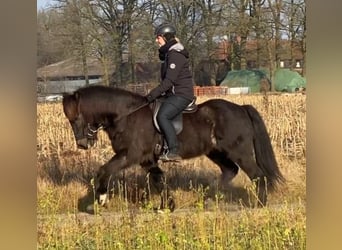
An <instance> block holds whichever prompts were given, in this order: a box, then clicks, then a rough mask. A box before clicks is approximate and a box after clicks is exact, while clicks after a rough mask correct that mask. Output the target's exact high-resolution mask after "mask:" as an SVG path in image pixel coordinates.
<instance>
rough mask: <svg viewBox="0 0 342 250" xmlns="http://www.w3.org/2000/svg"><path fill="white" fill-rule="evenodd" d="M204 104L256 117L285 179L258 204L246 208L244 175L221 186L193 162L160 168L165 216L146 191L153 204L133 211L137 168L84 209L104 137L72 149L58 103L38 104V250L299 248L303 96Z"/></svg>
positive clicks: (206, 166) (106, 150) (140, 182)
mask: <svg viewBox="0 0 342 250" xmlns="http://www.w3.org/2000/svg"><path fill="white" fill-rule="evenodd" d="M210 98H223V99H227V100H230V101H232V102H235V103H238V104H252V105H254V106H255V107H256V108H257V109H258V111H259V112H260V114H261V115H262V117H263V119H264V121H265V123H266V126H267V128H268V131H269V135H270V137H271V141H272V145H273V148H274V151H275V154H276V158H277V161H278V164H279V167H280V170H281V172H282V173H283V175H284V176H285V178H286V183H285V184H284V185H282V186H279V187H278V189H277V190H276V192H274V193H272V194H270V195H269V204H268V206H267V207H265V208H249V207H248V204H250V203H251V202H253V198H254V196H255V194H254V191H253V190H254V189H253V183H251V182H250V181H249V180H248V179H247V178H246V176H245V175H244V173H243V172H241V171H240V172H239V174H238V176H237V177H236V178H235V179H234V180H233V183H231V185H230V186H229V187H227V188H226V189H224V190H222V189H220V188H219V177H220V172H219V168H218V167H216V166H215V165H214V164H213V163H212V162H210V160H208V159H206V158H205V157H198V158H194V159H192V160H184V161H182V164H180V165H179V164H174V163H165V164H163V165H161V166H160V167H161V168H162V169H163V170H164V171H165V173H166V176H167V181H168V185H169V187H170V188H171V190H172V192H173V194H174V197H175V201H176V210H175V211H174V212H173V213H170V212H168V211H165V212H163V213H156V212H155V211H154V209H153V208H154V207H155V206H157V205H158V203H159V197H158V196H157V195H153V190H149V189H148V192H151V197H152V199H151V201H150V202H149V203H148V205H147V206H145V207H142V206H141V204H140V203H139V197H140V195H141V192H142V189H143V188H144V187H145V186H146V185H145V183H146V178H145V175H144V173H143V172H142V170H141V169H140V168H139V167H138V166H134V167H132V168H131V169H129V170H125V171H122V172H121V173H118V176H117V185H116V187H115V189H116V190H115V196H114V198H113V199H112V200H111V201H110V203H109V205H108V207H107V208H99V207H98V206H95V214H93V215H92V214H88V213H85V212H84V211H85V206H86V205H87V204H89V202H92V201H93V197H92V196H91V195H89V191H91V190H92V181H91V180H92V178H93V177H94V175H95V173H96V171H97V169H98V167H100V166H101V165H102V164H104V163H105V162H106V161H107V160H109V158H110V157H112V155H113V152H112V149H111V147H110V145H109V140H108V139H107V138H106V135H105V134H104V133H103V132H102V131H101V132H99V137H100V140H99V141H98V142H97V144H96V146H95V147H93V148H91V149H89V150H87V151H84V150H83V151H82V150H79V149H77V148H76V145H75V140H74V138H73V134H72V131H71V127H70V125H69V122H68V121H67V119H66V118H65V117H64V114H63V110H62V104H61V103H49V104H37V168H38V171H37V173H38V176H37V223H38V225H37V231H38V243H37V244H38V249H151V250H155V249H157V250H158V249H187V250H188V249H305V248H306V209H305V205H306V179H305V177H306V158H305V147H306V136H305V135H306V96H305V95H302V94H288V95H267V96H263V95H244V96H237V95H236V96H233V95H231V96H224V97H210ZM207 99H209V97H198V101H197V102H198V103H200V102H203V101H205V100H207ZM90 194H91V192H90ZM246 205H247V206H246Z"/></svg>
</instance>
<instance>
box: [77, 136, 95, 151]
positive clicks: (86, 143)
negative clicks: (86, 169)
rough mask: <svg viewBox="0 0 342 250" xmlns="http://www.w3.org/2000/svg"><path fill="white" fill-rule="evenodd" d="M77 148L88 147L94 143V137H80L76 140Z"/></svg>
mask: <svg viewBox="0 0 342 250" xmlns="http://www.w3.org/2000/svg"><path fill="white" fill-rule="evenodd" d="M76 144H77V148H79V149H88V148H90V147H92V146H94V144H95V140H94V139H88V138H82V139H79V140H77V141H76Z"/></svg>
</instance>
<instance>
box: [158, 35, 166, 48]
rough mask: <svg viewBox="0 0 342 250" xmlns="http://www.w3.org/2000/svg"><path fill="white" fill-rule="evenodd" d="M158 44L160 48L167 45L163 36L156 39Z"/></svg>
mask: <svg viewBox="0 0 342 250" xmlns="http://www.w3.org/2000/svg"><path fill="white" fill-rule="evenodd" d="M156 42H157V43H158V45H159V47H161V46H163V45H164V44H165V40H164V38H163V37H162V36H157V37H156Z"/></svg>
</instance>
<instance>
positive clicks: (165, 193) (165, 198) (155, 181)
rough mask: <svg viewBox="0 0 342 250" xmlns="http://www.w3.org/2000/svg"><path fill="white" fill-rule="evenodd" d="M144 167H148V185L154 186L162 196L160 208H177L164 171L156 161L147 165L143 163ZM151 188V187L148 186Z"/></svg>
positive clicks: (148, 191)
mask: <svg viewBox="0 0 342 250" xmlns="http://www.w3.org/2000/svg"><path fill="white" fill-rule="evenodd" d="M142 167H143V168H145V169H147V185H148V187H153V188H154V189H155V190H156V191H157V192H158V194H160V197H161V204H160V209H164V208H168V209H170V210H171V211H174V209H175V202H174V199H173V197H172V196H171V194H170V190H169V188H168V185H167V182H166V178H165V175H164V172H163V171H162V170H161V169H160V168H159V167H158V164H157V163H155V164H153V165H152V166H150V165H149V167H146V165H144V164H142ZM148 189H150V188H148ZM149 193H150V190H147V193H146V195H147V197H148V196H149Z"/></svg>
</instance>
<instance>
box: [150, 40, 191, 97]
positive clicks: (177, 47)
mask: <svg viewBox="0 0 342 250" xmlns="http://www.w3.org/2000/svg"><path fill="white" fill-rule="evenodd" d="M164 46H165V45H164ZM164 46H163V47H164ZM166 46H167V44H166ZM161 49H162V47H161ZM163 59H164V58H163ZM164 94H165V95H167V96H168V95H177V96H182V97H184V98H186V99H189V100H192V99H193V98H194V86H193V80H192V75H191V72H190V69H189V54H188V52H187V50H186V49H185V48H184V46H183V45H182V44H181V43H179V42H173V44H171V46H170V48H168V50H167V51H166V52H165V61H164V62H163V63H162V65H161V83H160V84H159V85H158V86H157V87H155V88H154V89H152V90H151V91H150V93H149V94H148V98H149V100H154V99H156V98H158V97H159V96H161V95H164Z"/></svg>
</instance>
